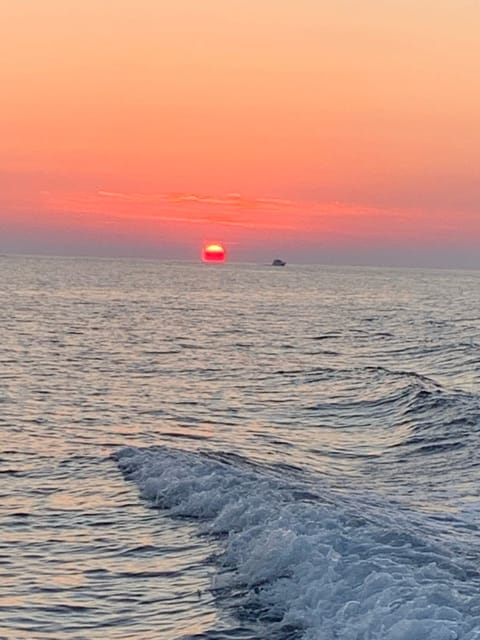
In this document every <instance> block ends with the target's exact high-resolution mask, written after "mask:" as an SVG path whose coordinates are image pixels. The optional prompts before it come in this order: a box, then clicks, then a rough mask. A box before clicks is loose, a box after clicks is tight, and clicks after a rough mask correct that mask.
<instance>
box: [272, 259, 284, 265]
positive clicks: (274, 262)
mask: <svg viewBox="0 0 480 640" xmlns="http://www.w3.org/2000/svg"><path fill="white" fill-rule="evenodd" d="M286 264H287V263H286V262H285V261H284V260H280V258H275V260H274V261H273V262H272V267H284V266H285V265H286Z"/></svg>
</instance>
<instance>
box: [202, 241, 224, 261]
mask: <svg viewBox="0 0 480 640" xmlns="http://www.w3.org/2000/svg"><path fill="white" fill-rule="evenodd" d="M225 257H226V254H225V249H224V247H223V246H222V245H221V244H220V243H219V242H209V243H207V244H206V245H205V246H204V247H203V250H202V260H203V261H204V262H224V261H225Z"/></svg>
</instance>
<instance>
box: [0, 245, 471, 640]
mask: <svg viewBox="0 0 480 640" xmlns="http://www.w3.org/2000/svg"><path fill="white" fill-rule="evenodd" d="M0 277H1V305H0V338H1V340H0V430H1V431H0V433H1V441H0V638H2V639H8V640H11V639H14V638H15V639H17V638H19V639H20V638H22V639H23V638H28V639H36V638H39V639H41V638H58V639H59V640H71V639H74V638H75V639H82V638H85V639H88V640H90V639H92V640H94V639H100V638H102V640H105V639H112V640H113V639H145V640H147V639H154V638H155V639H161V640H174V639H178V638H184V639H186V638H188V639H191V640H193V639H198V640H200V639H204V640H214V639H215V640H254V639H258V640H264V639H265V640H270V639H273V640H294V639H295V640H297V639H298V640H300V639H304V640H333V639H342V640H377V639H378V640H453V639H462V640H474V639H476V640H479V639H480V530H479V525H480V455H479V444H480V272H466V271H456V272H455V271H433V270H430V271H428V270H413V269H412V270H393V269H391V270H390V269H373V268H368V269H367V268H353V267H350V268H346V267H345V268H337V267H335V268H334V267H322V266H297V265H287V266H286V267H284V268H275V267H271V266H268V265H240V264H233V263H231V264H223V265H204V264H196V263H162V262H157V261H133V260H96V259H73V258H71V259H67V258H38V257H8V256H6V257H2V258H0Z"/></svg>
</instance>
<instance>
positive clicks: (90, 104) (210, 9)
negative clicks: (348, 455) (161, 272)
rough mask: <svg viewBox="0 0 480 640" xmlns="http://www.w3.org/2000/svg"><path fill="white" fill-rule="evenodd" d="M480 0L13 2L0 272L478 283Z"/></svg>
mask: <svg viewBox="0 0 480 640" xmlns="http://www.w3.org/2000/svg"><path fill="white" fill-rule="evenodd" d="M479 33H480V2H478V0H435V1H432V0H335V1H333V0H330V1H327V0H295V2H294V1H293V0H81V2H80V1H79V0H15V1H12V0H0V61H1V62H0V97H1V99H0V252H3V253H41V254H45V253H46V254H56V255H99V256H136V257H137V256H138V257H148V258H159V259H187V260H192V259H193V260H196V259H200V255H201V247H202V245H203V243H205V242H208V241H212V242H222V243H224V245H225V247H226V249H227V252H228V256H229V260H232V261H260V262H265V261H267V262H269V261H271V260H272V259H273V258H275V257H280V258H283V259H286V260H287V261H289V262H300V263H320V264H322V263H329V264H364V265H369V264H371V265H389V266H432V267H467V268H469V267H472V268H480V74H479V72H478V61H479V60H480V38H479V37H478V34H479Z"/></svg>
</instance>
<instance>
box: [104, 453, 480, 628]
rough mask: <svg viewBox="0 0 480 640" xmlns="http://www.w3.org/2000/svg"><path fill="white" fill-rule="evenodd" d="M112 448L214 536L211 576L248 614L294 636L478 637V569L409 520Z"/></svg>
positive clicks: (249, 476)
mask: <svg viewBox="0 0 480 640" xmlns="http://www.w3.org/2000/svg"><path fill="white" fill-rule="evenodd" d="M115 457H116V459H117V460H118V464H119V466H120V468H121V469H122V471H123V472H124V474H125V475H126V476H127V477H128V478H129V479H131V480H133V481H135V482H136V483H137V484H138V486H139V488H140V490H141V493H142V495H143V497H144V498H146V499H148V500H149V501H151V502H152V503H154V504H155V505H158V506H159V507H161V508H164V509H168V510H169V512H170V514H171V515H172V516H187V517H190V518H195V519H198V520H199V521H200V522H199V527H201V530H202V532H207V533H209V534H211V535H216V536H217V537H218V536H220V537H221V538H222V539H223V544H224V552H223V554H222V555H221V556H220V557H219V558H218V559H217V561H218V564H219V578H218V582H217V583H216V584H214V585H213V586H214V587H215V586H219V585H223V586H225V585H227V586H230V587H239V586H242V587H243V588H246V590H247V597H246V600H245V601H244V602H243V604H242V606H243V609H244V610H246V611H250V612H251V615H252V617H255V616H256V617H258V618H259V619H263V620H264V622H265V621H268V624H270V625H275V626H278V627H283V626H285V627H286V628H287V627H288V628H289V629H291V628H292V627H294V628H298V629H299V630H301V631H302V632H303V637H304V638H305V640H332V638H337V637H338V638H342V640H417V639H418V640H455V639H456V640H459V639H461V640H480V579H479V576H478V575H477V574H475V573H472V572H471V571H469V568H468V567H467V566H466V565H464V564H462V559H461V558H457V556H456V555H455V553H454V552H453V550H451V549H450V548H449V547H448V546H446V545H441V544H439V543H436V542H435V541H432V540H431V539H430V538H428V537H425V535H424V534H423V533H422V532H421V530H415V529H414V525H412V526H411V527H409V526H408V523H407V526H406V525H405V521H404V520H401V519H400V518H398V520H397V519H395V517H394V516H393V517H391V518H390V519H388V520H386V519H385V520H384V521H381V522H380V521H378V513H377V512H376V511H375V510H373V511H372V513H373V516H372V517H368V513H365V514H364V513H363V512H365V505H362V508H361V509H360V508H357V510H356V512H355V510H353V511H352V508H351V505H348V504H347V503H346V502H345V501H342V498H341V497H338V499H337V502H336V503H334V502H333V501H332V500H331V499H329V500H328V501H323V500H322V499H320V497H318V499H317V498H315V497H314V496H312V494H311V493H306V492H305V491H303V492H302V491H300V490H299V489H300V487H299V486H298V483H297V484H294V483H292V482H291V481H290V480H289V479H288V478H285V479H283V478H282V479H280V478H277V477H275V476H272V474H267V473H262V472H261V471H260V470H258V469H256V468H255V469H252V468H248V467H247V466H245V465H241V464H238V463H236V462H235V460H233V461H232V460H228V461H227V460H221V459H215V458H213V457H212V456H209V455H206V454H199V453H190V452H185V451H179V450H175V449H167V448H163V447H159V448H150V449H134V448H125V449H122V450H120V451H119V452H117V454H116V456H115ZM302 496H303V497H302ZM330 498H331V496H330ZM375 514H377V515H375ZM364 515H365V516H366V517H364ZM222 578H223V579H224V581H223V582H222ZM227 591H228V589H227ZM266 623H267V622H265V624H266Z"/></svg>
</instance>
